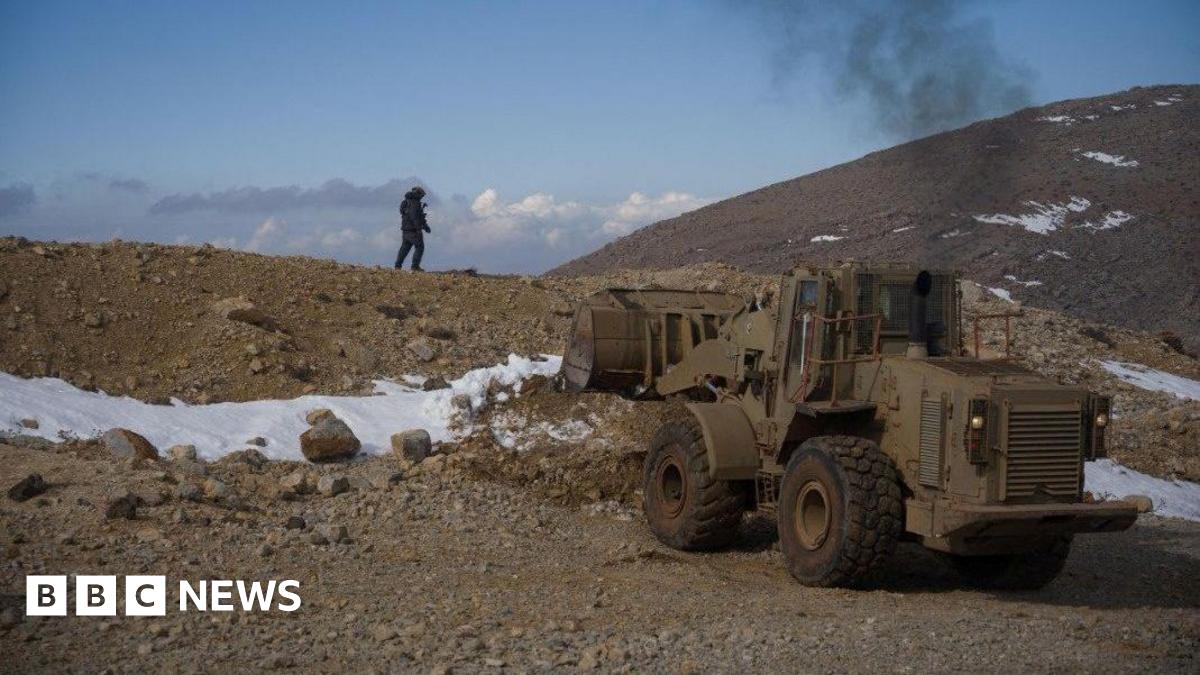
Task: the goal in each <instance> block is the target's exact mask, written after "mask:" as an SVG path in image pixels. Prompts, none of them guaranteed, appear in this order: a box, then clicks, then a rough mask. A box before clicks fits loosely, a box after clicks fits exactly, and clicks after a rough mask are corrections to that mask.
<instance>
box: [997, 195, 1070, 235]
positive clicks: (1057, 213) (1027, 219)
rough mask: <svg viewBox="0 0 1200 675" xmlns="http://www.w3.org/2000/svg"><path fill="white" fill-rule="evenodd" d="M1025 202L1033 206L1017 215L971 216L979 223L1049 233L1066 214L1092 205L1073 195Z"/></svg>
mask: <svg viewBox="0 0 1200 675" xmlns="http://www.w3.org/2000/svg"><path fill="white" fill-rule="evenodd" d="M1025 204H1026V205H1028V206H1031V207H1033V211H1031V212H1030V213H1025V214H1021V215H1018V216H1011V215H1008V214H1006V213H993V214H990V215H986V214H985V215H978V216H973V218H974V219H975V220H977V221H979V222H981V223H990V224H993V225H1012V226H1018V227H1023V228H1025V229H1026V230H1029V231H1030V232H1035V233H1037V234H1049V233H1050V232H1052V231H1054V230H1057V229H1059V228H1060V227H1062V225H1063V222H1065V221H1066V219H1067V215H1068V214H1070V213H1082V212H1084V211H1086V210H1088V207H1090V206H1091V205H1092V203H1091V202H1090V201H1088V200H1087V199H1084V198H1083V197H1076V196H1074V195H1072V196H1071V199H1070V201H1068V202H1066V203H1056V202H1049V203H1046V204H1042V203H1041V202H1033V201H1030V202H1025Z"/></svg>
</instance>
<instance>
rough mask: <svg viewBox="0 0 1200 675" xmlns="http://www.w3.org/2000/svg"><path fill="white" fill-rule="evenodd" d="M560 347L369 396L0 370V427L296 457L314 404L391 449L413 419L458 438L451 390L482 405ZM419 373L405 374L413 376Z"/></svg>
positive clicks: (542, 367)
mask: <svg viewBox="0 0 1200 675" xmlns="http://www.w3.org/2000/svg"><path fill="white" fill-rule="evenodd" d="M561 360H562V359H561V358H560V357H558V356H547V357H545V360H544V361H535V360H533V359H528V358H524V357H520V356H517V355H515V354H510V355H509V357H508V362H507V363H503V364H499V365H496V366H492V367H490V368H479V369H476V370H472V371H469V372H467V373H466V374H465V375H463V376H462V377H460V378H458V379H457V380H454V381H452V382H450V388H449V389H440V390H436V391H429V392H426V391H419V390H416V389H414V388H413V387H412V386H409V385H408V384H401V383H400V382H393V381H388V380H376V381H375V395H374V396H301V397H299V398H294V399H290V400H285V401H280V400H263V401H248V402H244V403H213V404H210V405H188V404H186V403H184V402H182V401H179V400H173V401H172V404H171V405H150V404H148V403H143V402H141V401H138V400H136V399H132V398H128V397H116V396H109V395H107V394H104V393H103V392H87V391H83V390H80V389H76V388H75V387H73V386H71V385H70V384H68V383H66V382H64V381H62V380H59V379H55V378H39V379H32V380H25V379H21V378H19V377H15V376H13V375H9V374H7V373H0V432H11V433H21V434H32V435H37V436H41V437H42V438H47V439H50V440H54V441H57V440H61V439H62V438H70V437H78V438H90V437H94V436H98V435H99V434H101V433H103V432H104V431H106V430H108V429H111V428H113V427H124V428H126V429H131V430H133V431H136V432H137V433H139V434H141V435H143V436H145V437H146V438H147V439H148V440H149V441H150V442H151V443H153V444H154V445H155V446H156V447H158V448H159V449H161V450H166V449H167V448H169V447H170V446H172V445H176V444H181V443H186V444H191V445H194V446H196V451H197V454H198V455H199V456H200V457H201V458H203V459H206V460H214V459H217V458H219V457H221V456H223V455H226V454H228V453H230V452H234V451H237V450H241V449H243V448H245V447H246V439H248V438H253V437H255V436H261V437H263V438H265V439H266V440H267V446H266V447H265V448H263V449H262V452H263V454H264V455H266V456H267V457H269V458H271V459H291V460H303V459H304V457H303V455H301V454H300V444H299V440H298V439H299V438H300V434H301V433H303V432H304V431H305V430H306V429H308V424H307V423H305V421H304V415H305V413H307V412H308V411H309V410H313V409H314V408H329V409H330V410H332V411H333V413H334V414H335V415H337V416H338V417H339V418H341V419H342V420H343V421H344V422H345V423H346V424H348V425H349V426H350V428H351V429H352V430H353V431H354V435H355V436H358V438H359V440H361V441H362V445H363V447H362V451H363V452H364V453H367V454H380V453H385V452H389V451H390V448H391V435H392V434H394V433H396V432H398V431H403V430H405V429H415V428H421V429H425V430H426V431H428V432H429V435H430V437H432V439H433V440H434V441H435V442H439V441H449V440H454V439H456V438H460V437H462V436H463V435H465V433H467V432H469V431H470V430H469V429H459V428H452V427H453V425H454V422H455V419H456V417H457V416H458V415H459V411H458V410H457V409H456V408H455V407H454V406H453V405H451V402H450V401H451V399H452V398H453V397H454V396H456V395H458V394H465V395H466V396H468V397H469V398H470V401H471V407H472V409H473V410H477V409H479V408H482V407H483V405H484V403H485V399H486V397H487V390H488V386H489V384H491V383H493V382H495V383H497V384H499V385H502V386H511V387H513V388H514V389H515V390H516V391H518V392H519V391H520V386H521V383H522V382H523V381H524V380H525V379H526V378H529V377H532V376H534V375H545V376H547V377H549V376H552V375H554V374H555V373H557V372H558V370H559V366H560V365H561ZM415 379H417V378H411V379H410V378H406V382H413V380H415ZM25 417H32V418H34V419H36V420H37V421H38V423H39V426H38V428H37V429H24V428H22V427H21V426H20V424H19V422H18V420H19V419H21V418H25Z"/></svg>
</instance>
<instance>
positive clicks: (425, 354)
mask: <svg viewBox="0 0 1200 675" xmlns="http://www.w3.org/2000/svg"><path fill="white" fill-rule="evenodd" d="M405 347H406V348H407V349H408V351H410V352H412V354H413V356H415V357H417V360H418V361H422V362H425V363H428V362H429V361H432V360H433V359H434V358H435V357H436V356H437V352H436V351H435V350H434V348H433V347H432V346H431V345H430V344H429V341H428V340H426V339H425V338H417V339H416V340H413V341H412V342H409V343H408V344H407V345H405Z"/></svg>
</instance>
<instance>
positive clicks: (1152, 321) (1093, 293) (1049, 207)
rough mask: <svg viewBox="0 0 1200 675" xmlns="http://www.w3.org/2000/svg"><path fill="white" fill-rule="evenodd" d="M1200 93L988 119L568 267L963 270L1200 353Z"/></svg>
mask: <svg viewBox="0 0 1200 675" xmlns="http://www.w3.org/2000/svg"><path fill="white" fill-rule="evenodd" d="M1198 179H1200V86H1161V87H1147V88H1135V89H1131V90H1129V91H1124V92H1120V93H1116V94H1112V95H1108V96H1100V97H1096V98H1089V99H1079V100H1072V101H1062V102H1059V103H1053V104H1050V105H1047V106H1043V107H1040V108H1030V109H1026V110H1021V111H1019V112H1016V113H1014V114H1012V115H1009V116H1007V117H1003V118H999V119H994V120H987V121H983V122H979V123H976V124H973V125H971V126H969V127H966V128H964V129H959V130H956V131H950V132H946V133H943V134H939V135H936V136H931V137H929V138H924V139H921V140H918V141H914V142H911V143H906V144H904V145H900V146H897V147H894V148H891V149H888V150H883V151H880V152H876V153H872V154H870V155H867V156H865V157H863V158H861V159H858V160H855V161H853V162H849V163H846V164H842V165H839V166H835V167H832V168H829V169H825V170H823V171H818V172H816V173H813V174H809V175H807V176H802V177H800V178H795V179H792V180H788V181H784V182H782V183H777V184H775V185H770V186H767V187H764V188H762V189H759V190H756V191H754V192H750V193H747V194H744V195H740V196H737V197H734V198H732V199H727V200H725V201H722V202H719V203H716V204H713V205H711V206H708V207H705V208H703V209H699V210H697V211H693V212H690V213H685V214H683V215H682V216H679V217H678V218H673V219H671V220H665V221H662V222H659V223H656V224H654V225H651V226H649V227H646V228H644V229H642V230H639V231H638V232H635V233H633V234H631V235H629V236H627V237H624V238H622V239H619V240H617V241H615V242H613V243H611V244H609V245H607V246H605V247H604V248H602V249H600V250H598V251H596V252H594V253H592V254H590V255H587V256H584V257H582V258H579V259H577V260H574V261H571V262H569V263H567V264H565V265H562V266H561V267H559V268H557V269H555V270H553V271H552V272H551V274H556V275H581V274H596V273H598V272H602V271H606V270H612V269H619V268H655V267H670V266H676V265H680V264H688V263H695V262H703V261H722V262H726V263H729V264H732V265H735V266H737V267H740V268H744V269H747V270H751V271H756V272H778V271H780V270H783V269H786V268H787V267H789V266H790V265H791V264H793V262H795V261H797V260H834V259H843V260H845V259H860V260H890V259H904V260H913V261H919V262H924V263H927V264H930V265H946V266H957V267H960V268H963V269H964V270H965V271H966V274H967V276H968V277H970V278H972V279H975V280H978V281H980V282H982V283H984V284H985V285H986V286H988V287H993V288H997V289H1001V290H1002V291H1007V292H1009V293H1011V294H1012V296H1013V297H1015V298H1018V299H1020V300H1022V301H1025V302H1027V303H1029V304H1033V305H1036V306H1039V307H1046V308H1051V309H1056V310H1063V311H1067V312H1069V313H1071V314H1074V315H1076V316H1080V317H1084V318H1087V319H1091V320H1093V321H1101V322H1106V323H1117V324H1120V325H1124V326H1129V327H1136V328H1142V329H1149V330H1153V331H1155V332H1158V331H1172V332H1174V333H1176V334H1177V335H1178V336H1179V337H1180V338H1182V339H1183V340H1184V341H1185V342H1186V343H1187V344H1189V346H1190V348H1191V349H1193V350H1194V349H1196V348H1198V347H1200V312H1198V311H1197V307H1198V306H1200V255H1198V254H1200V238H1198V237H1197V235H1196V227H1197V225H1200V185H1198V184H1197V180H1198Z"/></svg>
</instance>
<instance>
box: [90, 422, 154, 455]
mask: <svg viewBox="0 0 1200 675" xmlns="http://www.w3.org/2000/svg"><path fill="white" fill-rule="evenodd" d="M100 441H101V442H102V443H104V445H105V447H107V448H108V449H109V451H110V452H112V453H113V454H114V455H116V456H118V457H141V458H143V459H158V449H157V448H155V447H154V445H153V444H151V443H150V441H148V440H146V439H145V438H144V437H142V436H140V435H138V434H136V433H134V432H132V431H130V430H128V429H120V428H117V429H109V430H108V431H106V432H104V435H103V436H101V437H100Z"/></svg>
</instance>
